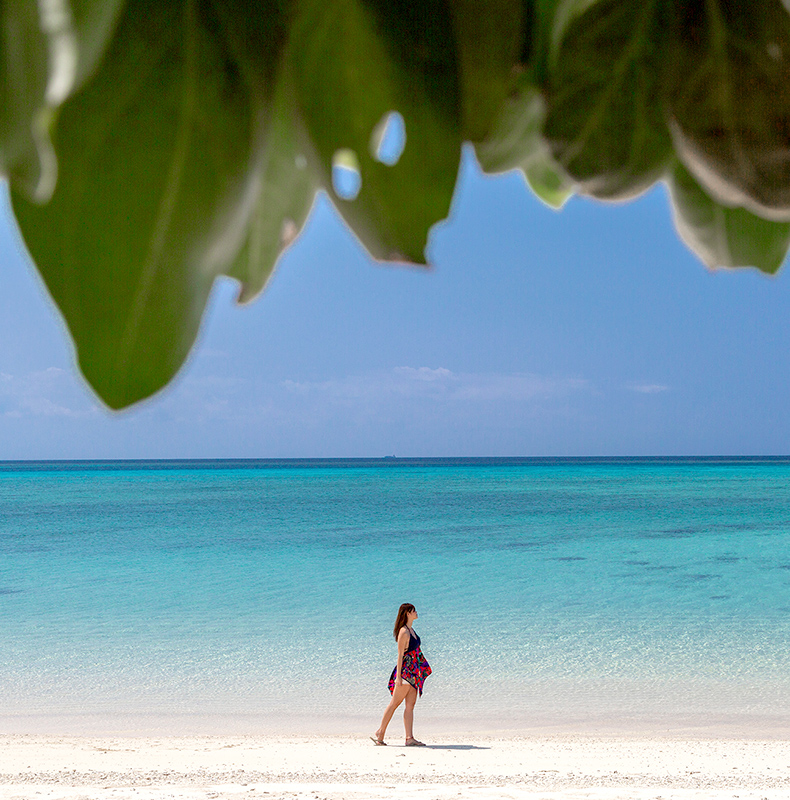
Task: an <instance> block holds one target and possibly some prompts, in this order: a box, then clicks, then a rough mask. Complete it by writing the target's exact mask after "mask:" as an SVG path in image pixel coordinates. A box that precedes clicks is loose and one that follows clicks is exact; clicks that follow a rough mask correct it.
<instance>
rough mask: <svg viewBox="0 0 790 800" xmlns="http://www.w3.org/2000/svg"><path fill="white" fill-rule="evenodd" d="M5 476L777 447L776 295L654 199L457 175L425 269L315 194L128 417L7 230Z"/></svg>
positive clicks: (780, 316) (782, 322) (782, 330)
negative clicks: (157, 463)
mask: <svg viewBox="0 0 790 800" xmlns="http://www.w3.org/2000/svg"><path fill="white" fill-rule="evenodd" d="M0 217H1V218H0V254H2V260H3V267H4V268H3V270H2V273H0V276H1V277H0V281H2V285H1V287H0V311H1V313H0V337H1V339H0V340H1V341H2V343H3V344H2V348H0V458H2V459H9V458H13V459H16V458H168V457H172V458H179V457H184V458H188V457H207V458H213V457H251V458H253V457H260V458H266V457H341V456H349V457H350V456H383V455H389V454H395V455H399V456H445V455H470V456H475V455H480V456H482V455H526V456H529V455H671V454H679V455H680V454H683V455H693V454H711V455H715V454H785V453H788V452H790V417H789V416H788V413H787V407H788V402H787V401H788V396H789V394H790V392H789V391H788V390H790V366H789V365H790V358H789V357H788V345H789V344H790V282H789V281H790V277H788V275H787V274H785V273H782V272H780V274H779V276H778V277H777V278H767V277H765V276H762V275H760V274H758V273H756V272H755V271H753V270H741V271H719V272H716V273H711V272H709V271H707V270H706V269H705V268H704V267H703V266H702V265H701V264H700V263H699V262H698V261H697V260H696V258H695V257H694V256H693V255H691V254H690V253H689V252H688V251H687V250H686V248H685V246H684V245H683V244H682V243H681V242H680V241H679V239H678V238H677V236H676V234H675V232H674V229H673V226H672V220H671V212H670V207H669V202H668V199H667V194H666V191H665V189H664V187H663V186H657V187H655V188H654V189H653V190H651V191H650V192H649V193H648V194H647V195H645V196H644V197H642V198H640V199H639V200H637V201H635V202H632V203H629V204H625V205H604V204H600V203H595V202H592V201H589V200H582V199H574V200H572V201H571V202H570V203H569V204H568V205H567V206H566V207H565V209H563V211H561V212H555V211H552V210H550V209H547V208H545V207H544V206H542V205H541V204H540V203H539V202H538V201H537V200H535V199H534V198H533V197H532V196H531V194H530V193H529V191H528V189H527V188H526V185H525V184H524V182H523V180H522V179H521V178H520V177H519V176H518V175H516V174H515V173H513V174H509V175H505V176H499V177H496V178H491V177H486V176H483V175H481V174H480V173H479V171H478V169H477V167H476V165H475V164H474V161H473V159H472V158H470V157H468V156H467V157H466V158H465V160H464V164H463V167H462V171H461V175H460V178H459V185H458V188H457V192H456V198H455V201H454V210H453V214H452V216H451V219H450V220H449V221H448V222H447V223H443V224H440V225H438V226H436V228H434V230H433V232H432V235H431V241H430V244H429V248H430V250H429V252H430V255H431V258H432V261H433V263H434V267H433V269H432V270H430V271H425V270H417V269H410V268H409V269H407V268H403V267H400V268H392V267H383V266H381V265H377V264H375V263H373V262H371V261H370V260H369V259H368V258H367V257H366V255H365V253H364V252H363V250H362V249H361V247H360V246H359V244H358V243H357V242H356V240H355V239H354V238H353V236H352V235H351V234H350V233H349V232H348V231H347V229H346V228H345V227H344V226H343V224H342V223H341V222H340V221H339V220H338V218H337V216H336V215H335V213H334V212H333V211H332V209H331V207H330V206H329V204H328V202H327V201H326V200H325V199H320V198H319V200H318V202H317V204H316V206H315V208H314V210H313V214H312V216H311V218H310V220H309V222H308V225H307V227H306V229H305V232H304V233H303V235H302V237H301V238H300V240H298V242H297V243H296V244H295V245H294V247H293V248H292V249H291V250H290V251H289V252H288V253H287V254H286V256H285V257H284V258H283V260H282V261H281V263H280V266H279V268H278V270H277V273H276V274H275V276H274V278H273V280H272V281H271V283H270V285H269V287H268V288H267V290H266V292H264V294H263V295H262V296H261V297H260V298H258V299H257V300H256V301H255V302H253V303H252V304H251V305H249V306H245V307H238V306H236V305H235V303H234V298H235V293H236V288H235V285H234V284H233V282H231V281H229V280H223V281H220V282H219V283H218V284H217V285H216V287H215V292H214V294H213V296H212V301H211V304H210V308H209V311H208V313H207V315H206V317H205V320H204V326H203V330H202V332H201V336H200V339H199V341H198V344H197V346H196V347H195V349H194V351H193V354H192V357H191V359H190V361H189V363H188V364H187V366H186V367H185V368H184V369H183V370H182V372H181V374H180V375H179V377H178V379H177V380H176V382H175V383H174V384H173V386H172V387H170V388H169V389H168V390H166V391H165V392H163V393H162V394H160V395H158V396H157V397H156V398H154V399H152V400H151V401H148V402H146V403H143V404H140V405H139V406H137V407H135V408H133V409H131V410H128V411H126V412H123V413H120V414H112V413H110V412H108V411H106V410H104V409H103V408H102V407H101V405H100V404H99V403H98V402H97V401H96V400H95V399H94V398H93V396H92V395H91V393H90V391H89V390H88V389H87V388H86V387H85V385H84V384H83V383H82V381H81V379H80V378H79V376H78V373H77V371H76V368H75V366H74V358H73V353H72V350H71V346H70V344H69V341H68V338H67V335H66V333H65V329H64V327H63V323H62V321H61V320H60V318H59V316H58V314H57V312H56V311H55V310H54V309H53V307H52V305H51V303H50V302H49V300H48V298H47V297H46V295H45V293H44V291H43V289H42V287H41V284H40V283H39V281H38V279H37V278H36V277H35V274H34V272H33V270H32V267H31V266H30V264H29V263H28V262H27V260H26V258H25V256H24V254H23V250H22V248H21V246H20V244H19V242H18V240H17V238H16V234H15V232H14V230H13V227H12V223H11V221H10V219H9V212H8V210H7V204H6V207H5V210H4V211H3V213H2V215H0Z"/></svg>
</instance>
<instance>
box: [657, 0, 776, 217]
mask: <svg viewBox="0 0 790 800" xmlns="http://www.w3.org/2000/svg"><path fill="white" fill-rule="evenodd" d="M674 8H675V15H674V18H673V26H672V30H673V34H674V35H673V37H672V41H673V43H674V44H673V48H672V51H671V52H670V53H669V58H670V62H671V64H672V70H671V73H670V76H671V77H670V80H669V82H668V88H667V93H668V97H667V107H668V112H669V117H670V122H671V130H672V136H673V139H674V142H675V148H676V150H677V153H678V155H679V156H680V158H681V159H682V160H683V161H684V162H685V164H686V166H687V167H688V168H689V169H690V170H691V171H692V172H693V173H694V175H695V176H696V178H697V179H698V180H699V181H700V182H701V183H702V184H703V186H705V188H706V189H707V190H708V191H709V192H710V193H711V194H712V195H713V196H714V197H715V198H716V199H717V200H718V201H719V202H721V203H724V204H725V205H739V206H745V207H747V208H750V209H751V210H752V211H754V212H755V213H756V214H759V215H760V216H763V217H766V218H769V219H775V220H789V219H790V15H789V14H788V13H787V10H786V9H785V8H784V7H783V5H782V3H781V2H780V0H749V2H748V3H747V2H737V3H736V2H724V1H723V0H687V2H685V3H678V4H676V5H675V7H674Z"/></svg>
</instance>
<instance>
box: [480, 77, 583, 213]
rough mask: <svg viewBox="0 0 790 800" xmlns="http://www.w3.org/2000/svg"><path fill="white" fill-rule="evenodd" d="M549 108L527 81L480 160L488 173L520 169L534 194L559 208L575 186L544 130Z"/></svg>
mask: <svg viewBox="0 0 790 800" xmlns="http://www.w3.org/2000/svg"><path fill="white" fill-rule="evenodd" d="M545 116H546V108H545V102H544V100H543V97H542V96H541V94H540V92H538V90H537V89H536V88H535V87H534V86H532V85H531V84H529V83H527V82H526V81H524V82H523V83H522V86H521V87H520V88H519V89H518V90H517V91H516V92H514V94H513V95H512V96H511V97H510V98H509V99H508V100H507V101H506V102H505V104H504V106H503V109H502V113H501V114H500V116H499V118H498V119H497V120H496V123H495V124H494V126H493V128H492V129H491V131H490V132H489V134H488V137H487V138H486V139H485V141H483V142H481V143H480V144H478V145H477V147H476V151H477V157H478V159H479V161H480V165H481V166H482V168H483V169H484V170H485V171H486V172H490V173H491V172H504V171H506V170H510V169H520V170H521V171H522V172H523V173H524V177H525V178H526V180H527V183H528V184H529V186H530V188H531V189H532V191H533V192H534V193H535V194H536V195H537V196H538V198H540V200H542V201H543V202H544V203H546V204H547V205H549V206H551V207H552V208H560V207H562V206H563V205H564V203H565V202H566V201H567V199H568V198H569V197H570V196H571V195H572V194H573V184H572V182H571V181H570V180H569V179H568V178H567V176H565V175H564V174H563V173H562V171H561V170H560V169H559V168H558V167H557V164H556V163H555V162H554V160H553V159H552V157H551V154H550V153H549V149H548V145H547V144H546V141H545V140H544V139H543V136H542V134H541V130H542V127H543V122H544V119H545Z"/></svg>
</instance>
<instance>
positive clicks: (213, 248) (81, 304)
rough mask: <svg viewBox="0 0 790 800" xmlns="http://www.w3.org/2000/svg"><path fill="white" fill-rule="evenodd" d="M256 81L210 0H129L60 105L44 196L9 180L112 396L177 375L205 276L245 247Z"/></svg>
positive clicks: (147, 388) (39, 258)
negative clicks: (49, 194) (84, 78)
mask: <svg viewBox="0 0 790 800" xmlns="http://www.w3.org/2000/svg"><path fill="white" fill-rule="evenodd" d="M239 5H244V4H243V3H240V4H239ZM256 97H257V92H256V91H254V89H253V88H251V87H250V85H249V84H248V83H247V82H246V81H245V79H244V75H243V73H242V71H241V70H240V69H239V68H238V65H237V63H236V62H235V61H234V60H233V57H232V53H231V50H230V48H229V47H228V46H227V45H226V42H225V40H224V38H223V32H222V29H221V27H220V22H219V20H218V18H217V17H216V16H215V15H214V13H213V11H212V7H211V4H210V3H208V2H199V0H184V2H180V3H175V2H169V3H161V2H159V0H136V2H132V3H129V5H128V6H127V8H126V11H125V14H124V16H123V19H122V21H121V23H120V29H119V31H118V35H117V36H116V38H115V40H114V41H113V43H112V45H111V48H110V50H109V51H108V52H107V54H106V57H105V59H104V61H103V64H102V68H101V69H100V70H99V71H98V72H97V74H96V75H95V76H94V78H93V79H92V80H91V81H90V82H89V83H88V84H87V85H86V86H85V88H84V89H83V90H82V91H80V92H79V93H78V94H76V95H75V96H74V97H73V98H72V99H71V100H69V101H68V102H66V103H65V104H64V105H63V107H62V111H61V114H60V117H59V120H58V128H57V141H56V145H57V148H58V152H59V155H60V158H61V164H62V166H61V171H60V176H59V179H58V184H57V189H56V191H55V193H54V195H53V198H52V200H51V201H50V202H49V203H48V204H47V205H45V206H43V207H39V206H37V205H34V204H32V203H30V202H28V201H27V200H26V199H25V198H24V197H23V196H22V195H20V194H19V192H13V195H12V201H13V205H14V211H15V214H16V217H17V220H18V222H19V225H20V227H21V229H22V232H23V235H24V238H25V241H26V243H27V246H28V248H29V250H30V253H31V255H32V257H33V259H34V261H35V262H36V264H37V266H38V269H39V271H40V272H41V275H42V277H43V278H44V281H45V283H46V285H47V287H48V289H49V291H50V292H51V294H52V296H53V298H54V300H55V302H56V303H57V305H58V307H59V308H60V310H61V312H62V313H63V316H64V318H65V320H66V324H67V325H68V327H69V330H70V332H71V334H72V337H73V338H74V342H75V345H76V349H77V356H78V360H79V365H80V368H81V369H82V371H83V373H84V375H85V377H86V378H87V379H88V381H89V382H90V383H91V385H92V386H93V387H94V389H95V390H96V392H97V393H98V394H99V395H100V397H101V398H102V399H103V400H104V401H105V402H106V403H107V404H108V405H109V406H110V407H112V408H120V407H123V406H126V405H129V404H131V403H133V402H135V401H137V400H140V399H142V398H145V397H148V396H149V395H151V394H152V393H154V392H156V391H157V390H158V389H160V388H161V387H162V386H164V385H165V384H166V383H167V382H168V381H169V380H170V379H171V378H172V376H173V375H174V374H175V372H176V371H177V370H178V369H179V367H180V366H181V364H182V362H183V360H184V359H185V358H186V355H187V353H188V351H189V349H190V347H191V345H192V343H193V341H194V339H195V336H196V334H197V331H198V326H199V322H200V317H201V313H202V311H203V308H204V305H205V302H206V298H207V296H208V293H209V290H210V288H211V284H212V280H213V278H214V277H215V276H216V275H217V274H218V273H220V272H221V271H222V270H224V269H227V268H228V267H229V266H230V265H231V264H232V262H233V260H234V259H235V258H236V256H237V254H238V252H239V250H240V248H241V245H242V241H243V235H244V231H245V229H246V223H247V221H248V219H249V216H250V215H251V213H252V210H253V208H254V204H255V200H256V196H255V187H254V181H253V179H252V177H251V171H252V169H251V168H252V164H253V163H254V159H255V157H256V152H257V150H258V149H259V145H260V141H261V132H260V124H259V123H260V119H261V114H260V108H259V107H258V105H257V104H256V99H255V98H256Z"/></svg>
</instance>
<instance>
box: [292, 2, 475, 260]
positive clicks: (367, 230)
mask: <svg viewBox="0 0 790 800" xmlns="http://www.w3.org/2000/svg"><path fill="white" fill-rule="evenodd" d="M291 34H292V39H291V44H292V48H291V52H292V53H293V58H292V67H293V75H294V82H295V86H296V91H297V97H298V102H299V107H300V110H301V113H302V115H303V117H304V120H305V123H306V128H307V131H308V133H309V136H310V139H311V140H312V143H313V146H314V151H315V159H316V161H315V163H316V165H317V167H318V169H319V170H320V172H321V174H322V182H323V185H324V186H325V187H326V188H327V190H328V191H329V192H330V194H331V195H332V197H333V200H334V203H335V205H336V206H337V207H338V209H339V210H340V212H341V214H342V215H343V216H344V218H345V219H346V220H347V221H348V222H349V224H350V225H351V227H352V228H353V230H354V231H355V232H356V233H357V235H358V236H359V237H360V239H361V240H362V242H363V243H364V244H365V246H366V247H367V248H368V250H369V251H370V252H371V254H372V255H374V256H375V257H376V258H381V259H396V260H409V261H413V262H415V263H421V262H423V260H424V255H423V251H424V248H425V244H426V240H427V236H428V230H429V229H430V227H431V226H432V225H433V224H434V223H435V222H437V221H438V220H441V219H444V218H445V217H446V216H447V213H448V212H449V209H450V202H451V200H452V195H453V188H454V185H455V178H456V173H457V171H458V164H459V161H460V153H461V134H460V122H459V117H460V109H459V96H458V82H457V71H456V56H455V50H454V42H453V36H452V30H451V25H450V18H449V16H448V12H447V7H446V6H445V4H444V3H441V2H437V1H433V2H424V3H410V2H407V1H406V0H399V1H397V2H393V0H367V1H366V0H333V2H326V0H303V2H301V3H299V4H298V6H297V13H296V17H295V20H294V23H293V25H292V28H291ZM392 111H397V112H399V113H400V114H401V115H402V117H403V120H404V123H405V129H406V147H405V149H404V151H403V154H402V156H401V157H400V159H399V160H398V163H397V164H395V165H394V166H390V165H387V164H383V163H381V162H380V161H378V160H377V159H376V157H375V152H374V150H375V139H376V135H375V134H376V131H377V129H378V128H379V123H380V122H381V120H382V119H383V118H385V116H386V115H387V114H389V113H390V112H392ZM345 148H349V149H351V150H353V151H354V152H355V153H356V155H357V158H358V160H359V165H360V175H361V179H362V186H361V190H360V192H359V195H358V196H357V198H356V199H355V200H353V201H347V200H343V199H342V198H340V197H339V196H338V195H337V194H336V193H335V192H334V191H333V190H332V180H331V172H332V162H333V157H334V155H335V153H336V152H337V151H338V150H343V149H345ZM308 155H309V154H308Z"/></svg>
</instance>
